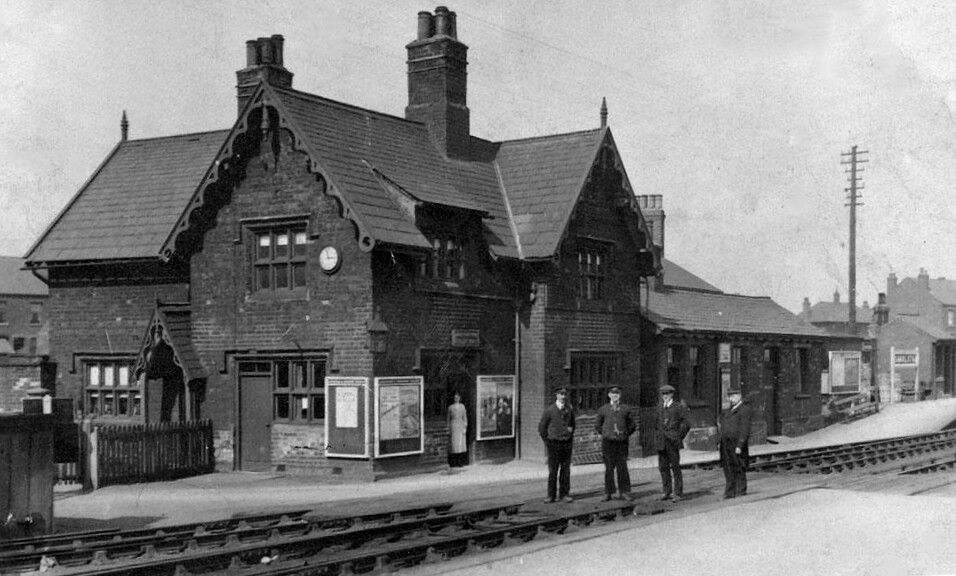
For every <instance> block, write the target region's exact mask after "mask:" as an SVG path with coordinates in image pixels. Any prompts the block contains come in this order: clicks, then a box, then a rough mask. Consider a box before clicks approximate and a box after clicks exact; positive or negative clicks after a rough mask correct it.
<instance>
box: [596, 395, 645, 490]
mask: <svg viewBox="0 0 956 576" xmlns="http://www.w3.org/2000/svg"><path fill="white" fill-rule="evenodd" d="M607 397H608V400H609V402H608V403H607V404H605V405H604V406H601V407H600V408H599V409H598V411H597V419H596V420H595V421H594V428H595V430H596V431H597V433H598V436H600V437H601V456H602V457H603V460H604V499H603V501H604V502H607V501H608V500H610V499H611V498H613V497H614V492H615V490H614V478H615V474H616V475H617V491H618V493H619V496H620V498H621V499H622V500H631V499H632V496H631V475H630V473H629V472H628V471H627V442H628V438H629V437H630V436H631V434H633V433H634V431H635V430H637V425H636V424H635V423H634V415H633V414H632V413H631V410H630V408H629V407H627V406H625V405H624V404H621V389H620V387H618V386H612V387H611V389H610V390H608V392H607Z"/></svg>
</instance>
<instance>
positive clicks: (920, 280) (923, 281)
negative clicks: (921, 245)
mask: <svg viewBox="0 0 956 576" xmlns="http://www.w3.org/2000/svg"><path fill="white" fill-rule="evenodd" d="M916 283H917V284H919V287H920V288H923V289H925V290H929V273H928V272H927V271H926V268H920V269H919V276H917V277H916Z"/></svg>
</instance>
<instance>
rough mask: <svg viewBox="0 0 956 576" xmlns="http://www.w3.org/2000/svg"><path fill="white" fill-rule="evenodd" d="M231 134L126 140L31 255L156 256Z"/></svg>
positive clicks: (48, 258)
mask: <svg viewBox="0 0 956 576" xmlns="http://www.w3.org/2000/svg"><path fill="white" fill-rule="evenodd" d="M227 134H228V131H222V130H220V131H216V132H205V133H200V134H184V135H181V136H171V137H167V138H152V139H147V140H128V141H125V142H120V143H119V144H118V145H117V146H116V148H114V149H113V151H112V152H111V153H110V155H109V156H107V158H106V160H105V161H104V162H103V164H102V165H101V166H100V167H99V168H98V169H97V171H96V172H95V173H94V174H93V176H92V177H91V178H90V179H89V181H87V183H86V184H85V185H84V186H83V187H82V188H80V190H79V192H78V193H77V194H76V196H74V197H73V199H72V200H71V201H70V203H69V204H67V206H66V208H64V210H63V211H62V212H61V213H60V215H59V216H58V217H57V218H56V220H54V221H53V223H52V224H51V225H50V227H49V228H47V230H46V232H45V233H44V234H43V236H42V237H41V239H40V240H39V241H38V242H37V243H36V244H35V245H34V246H33V248H32V249H31V250H30V252H29V253H28V254H27V257H26V259H27V260H28V261H30V262H53V261H82V260H102V259H128V258H156V257H157V256H158V254H159V247H160V246H162V244H163V242H164V241H165V240H166V237H167V236H168V235H169V233H170V230H172V228H173V225H174V224H175V223H176V221H177V219H178V218H179V216H180V214H181V213H182V211H183V209H184V208H185V207H186V203H187V202H188V201H189V199H190V197H191V196H192V194H193V192H194V191H195V190H196V187H197V186H198V185H199V183H200V180H201V179H202V176H203V174H204V173H205V171H206V169H207V168H208V167H209V165H210V163H211V162H212V161H213V159H214V158H215V156H216V153H217V152H218V151H219V148H220V147H221V146H222V144H223V140H224V139H225V137H226V135H227Z"/></svg>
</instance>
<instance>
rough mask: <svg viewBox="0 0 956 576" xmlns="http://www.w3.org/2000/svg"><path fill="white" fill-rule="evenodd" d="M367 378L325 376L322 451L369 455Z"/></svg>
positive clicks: (329, 453)
mask: <svg viewBox="0 0 956 576" xmlns="http://www.w3.org/2000/svg"><path fill="white" fill-rule="evenodd" d="M368 432H369V426H368V378H362V377H350V376H326V377H325V455H326V456H332V457H339V458H368V456H369V450H368V436H369V434H368Z"/></svg>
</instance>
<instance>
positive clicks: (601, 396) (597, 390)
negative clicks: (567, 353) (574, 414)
mask: <svg viewBox="0 0 956 576" xmlns="http://www.w3.org/2000/svg"><path fill="white" fill-rule="evenodd" d="M619 367H620V355H619V354H612V353H576V354H573V355H572V356H571V383H570V385H569V386H568V392H569V395H570V398H571V404H572V405H573V406H574V407H575V408H577V409H578V410H597V409H598V408H600V407H601V406H602V405H603V404H604V403H605V402H606V401H607V391H608V388H610V387H611V386H616V385H619V384H618V382H617V379H618V372H619Z"/></svg>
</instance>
